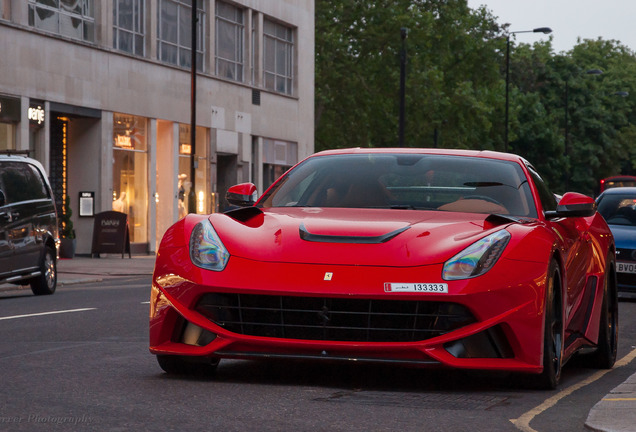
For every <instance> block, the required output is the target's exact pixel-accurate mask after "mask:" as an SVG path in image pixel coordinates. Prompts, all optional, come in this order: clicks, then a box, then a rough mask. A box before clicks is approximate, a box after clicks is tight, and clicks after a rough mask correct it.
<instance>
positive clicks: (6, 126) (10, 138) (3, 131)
mask: <svg viewBox="0 0 636 432" xmlns="http://www.w3.org/2000/svg"><path fill="white" fill-rule="evenodd" d="M1 150H15V126H14V125H13V124H12V123H0V151H1Z"/></svg>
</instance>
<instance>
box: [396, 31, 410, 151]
mask: <svg viewBox="0 0 636 432" xmlns="http://www.w3.org/2000/svg"><path fill="white" fill-rule="evenodd" d="M407 35H408V29H407V28H404V27H402V28H401V29H400V36H401V38H402V50H401V51H400V124H399V132H398V142H399V145H400V147H404V122H405V118H404V117H405V110H406V107H405V105H406V102H405V93H406V36H407Z"/></svg>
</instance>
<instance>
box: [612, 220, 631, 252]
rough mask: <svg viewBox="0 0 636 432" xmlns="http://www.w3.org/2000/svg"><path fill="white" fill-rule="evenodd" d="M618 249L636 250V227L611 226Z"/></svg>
mask: <svg viewBox="0 0 636 432" xmlns="http://www.w3.org/2000/svg"><path fill="white" fill-rule="evenodd" d="M609 227H610V230H611V231H612V235H613V236H614V242H615V243H616V247H617V248H625V249H636V226H630V225H610V226H609Z"/></svg>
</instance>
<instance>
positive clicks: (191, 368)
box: [157, 355, 219, 376]
mask: <svg viewBox="0 0 636 432" xmlns="http://www.w3.org/2000/svg"><path fill="white" fill-rule="evenodd" d="M157 362H158V363H159V366H161V369H163V371H164V372H166V373H167V374H170V375H201V376H209V375H213V374H214V373H215V372H216V368H217V366H218V365H219V359H200V358H198V357H195V358H190V357H182V356H174V355H158V356H157Z"/></svg>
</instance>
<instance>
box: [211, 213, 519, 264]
mask: <svg viewBox="0 0 636 432" xmlns="http://www.w3.org/2000/svg"><path fill="white" fill-rule="evenodd" d="M251 209H252V210H251V211H248V212H247V213H246V214H247V216H245V215H244V214H243V215H240V216H239V217H237V215H236V214H233V215H228V214H219V213H217V214H213V215H211V216H210V222H211V223H212V225H213V226H214V228H215V230H216V231H217V233H218V235H219V237H220V239H221V241H222V242H223V244H224V245H225V247H226V248H227V249H228V252H229V253H230V255H233V256H240V257H243V258H246V259H252V260H258V261H267V262H286V263H311V264H332V265H333V264H342V265H372V266H399V267H405V266H416V265H427V264H436V263H443V262H445V261H446V260H448V259H449V258H450V257H452V256H453V255H455V254H456V253H458V252H459V251H461V250H462V249H464V248H465V247H467V246H468V245H470V244H472V243H473V242H475V241H476V240H478V239H480V238H482V237H484V236H486V235H487V234H489V233H491V232H494V231H496V230H498V229H501V228H502V227H503V226H504V225H505V224H506V223H511V222H512V221H509V220H505V219H504V220H496V218H492V217H491V218H489V217H488V215H486V214H472V213H451V212H440V211H415V210H385V209H340V208H329V209H327V208H268V209H264V211H263V212H260V211H258V210H257V209H255V208H251ZM230 214H232V213H230Z"/></svg>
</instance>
